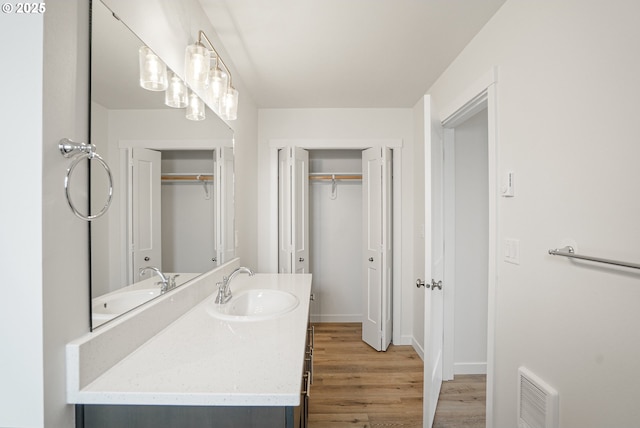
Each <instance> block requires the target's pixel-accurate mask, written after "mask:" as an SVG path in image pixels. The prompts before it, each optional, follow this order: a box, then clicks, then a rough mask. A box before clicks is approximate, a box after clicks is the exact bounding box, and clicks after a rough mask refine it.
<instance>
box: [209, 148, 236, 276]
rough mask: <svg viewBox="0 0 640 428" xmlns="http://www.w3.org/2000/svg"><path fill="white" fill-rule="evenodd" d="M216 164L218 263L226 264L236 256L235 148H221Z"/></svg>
mask: <svg viewBox="0 0 640 428" xmlns="http://www.w3.org/2000/svg"><path fill="white" fill-rule="evenodd" d="M217 152H218V158H217V163H216V169H215V171H216V177H215V178H214V180H216V193H217V200H216V209H215V215H216V231H217V236H218V242H217V245H216V247H217V253H218V254H217V256H216V259H217V262H218V264H219V265H220V264H222V263H226V262H228V261H229V260H231V259H232V258H233V257H234V256H235V248H236V239H235V209H234V207H235V204H234V188H233V186H234V180H233V174H234V155H233V147H221V148H219V149H218V150H217Z"/></svg>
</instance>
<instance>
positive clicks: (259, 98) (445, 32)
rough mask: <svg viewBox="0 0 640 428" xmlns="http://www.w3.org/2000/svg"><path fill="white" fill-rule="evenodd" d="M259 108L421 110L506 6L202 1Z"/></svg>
mask: <svg viewBox="0 0 640 428" xmlns="http://www.w3.org/2000/svg"><path fill="white" fill-rule="evenodd" d="M199 1H200V3H201V4H202V7H203V9H204V10H205V12H206V14H207V16H208V17H209V19H210V21H211V23H212V24H213V27H214V28H215V29H216V32H217V35H218V37H219V38H220V40H221V42H222V44H223V45H224V49H225V50H226V52H227V55H228V57H229V58H224V59H227V60H230V61H231V62H232V63H233V64H234V65H235V68H236V70H237V72H238V74H239V75H240V76H241V79H242V81H243V82H244V84H245V85H246V87H247V88H248V91H249V92H250V94H251V96H252V98H253V99H254V101H255V102H256V104H257V105H258V107H260V108H307V107H318V108H322V107H332V108H340V107H352V108H374V107H413V106H414V105H415V104H416V102H417V101H418V100H419V99H420V97H421V96H422V95H423V94H424V93H425V92H426V91H427V90H428V89H429V87H430V86H431V85H432V84H433V83H434V82H435V80H436V79H437V78H438V77H439V76H440V75H441V74H442V73H443V72H444V70H445V69H446V68H447V66H448V65H449V64H450V63H451V62H452V61H453V60H454V59H455V57H456V56H457V55H458V54H459V53H460V52H461V51H462V49H463V48H464V47H465V46H466V45H467V44H468V43H469V41H471V39H472V38H473V37H474V36H475V35H476V34H477V33H478V31H479V30H480V29H481V28H482V27H483V26H484V25H485V23H486V22H487V21H488V20H489V19H490V18H491V17H492V16H493V15H494V14H495V12H496V11H497V10H498V9H499V8H500V6H501V5H502V4H503V3H504V2H505V0H269V1H265V0H199Z"/></svg>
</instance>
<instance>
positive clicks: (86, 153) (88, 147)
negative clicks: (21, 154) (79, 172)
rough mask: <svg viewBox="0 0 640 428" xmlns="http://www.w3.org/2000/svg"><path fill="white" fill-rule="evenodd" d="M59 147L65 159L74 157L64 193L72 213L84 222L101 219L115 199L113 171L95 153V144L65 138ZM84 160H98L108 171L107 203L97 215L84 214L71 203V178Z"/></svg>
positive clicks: (65, 180)
mask: <svg viewBox="0 0 640 428" xmlns="http://www.w3.org/2000/svg"><path fill="white" fill-rule="evenodd" d="M58 147H59V148H60V152H61V153H62V155H63V156H64V157H66V158H68V157H72V156H73V162H72V163H71V166H69V169H67V174H66V176H65V177H64V192H65V195H66V197H67V203H68V204H69V208H71V211H73V213H74V214H75V215H76V217H78V218H80V219H82V220H86V221H92V220H95V219H97V218H99V217H102V216H103V215H104V214H105V213H106V212H107V210H108V209H109V206H111V200H112V198H113V176H112V175H111V169H110V168H109V165H107V163H106V162H105V161H104V159H102V157H101V156H100V155H99V154H97V153H96V152H95V146H94V145H93V144H85V143H75V142H73V141H71V140H69V139H67V138H63V139H62V140H60V144H59V146H58ZM77 152H80V153H77ZM74 153H77V154H75V155H74ZM84 159H88V160H92V159H95V160H97V161H98V163H99V164H100V165H102V167H103V168H104V170H105V171H106V173H107V177H108V179H109V194H108V196H107V201H106V202H105V204H104V206H103V207H102V209H101V210H100V212H98V213H97V214H95V215H84V214H82V213H81V212H80V211H78V209H77V208H76V207H75V206H74V205H73V202H71V193H70V192H71V190H70V189H71V176H72V174H73V171H74V170H75V168H76V166H78V164H79V163H80V161H82V160H84Z"/></svg>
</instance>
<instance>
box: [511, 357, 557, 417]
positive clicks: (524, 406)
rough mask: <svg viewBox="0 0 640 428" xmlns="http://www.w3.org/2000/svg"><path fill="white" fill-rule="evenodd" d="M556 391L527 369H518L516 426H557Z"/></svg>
mask: <svg viewBox="0 0 640 428" xmlns="http://www.w3.org/2000/svg"><path fill="white" fill-rule="evenodd" d="M558 422H559V418H558V391H556V390H555V389H553V388H551V387H550V386H549V385H548V384H546V383H545V382H544V381H542V380H541V379H540V378H539V377H538V376H536V375H534V374H533V373H531V371H529V370H528V369H526V368H524V367H520V368H519V369H518V428H558Z"/></svg>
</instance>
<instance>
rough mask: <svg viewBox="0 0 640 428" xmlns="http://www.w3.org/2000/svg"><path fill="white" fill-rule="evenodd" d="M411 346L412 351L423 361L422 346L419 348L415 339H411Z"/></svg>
mask: <svg viewBox="0 0 640 428" xmlns="http://www.w3.org/2000/svg"><path fill="white" fill-rule="evenodd" d="M411 346H413V349H414V350H415V351H416V352H417V354H418V356H419V357H420V359H421V360H422V361H424V349H423V348H422V346H420V344H419V343H418V342H417V341H416V339H414V338H411Z"/></svg>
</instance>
